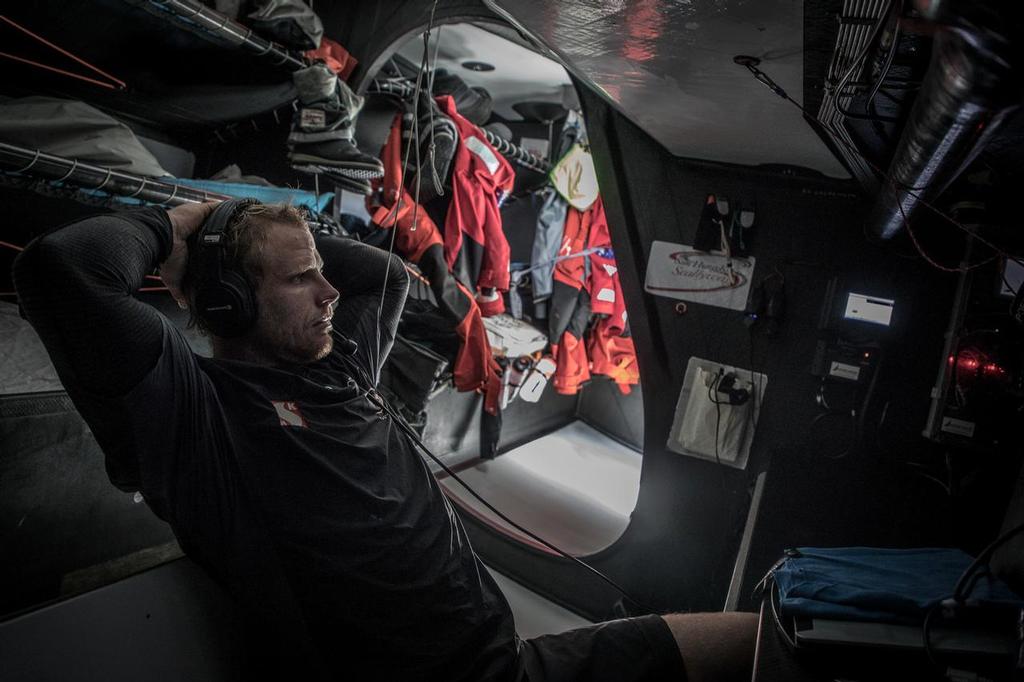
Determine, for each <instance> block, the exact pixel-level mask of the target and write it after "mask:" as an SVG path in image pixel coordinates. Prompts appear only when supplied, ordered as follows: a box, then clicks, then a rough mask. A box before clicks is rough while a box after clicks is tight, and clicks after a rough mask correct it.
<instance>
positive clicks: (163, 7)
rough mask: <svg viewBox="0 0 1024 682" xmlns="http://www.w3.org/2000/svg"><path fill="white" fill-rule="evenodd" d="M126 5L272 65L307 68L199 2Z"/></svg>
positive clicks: (138, 0)
mask: <svg viewBox="0 0 1024 682" xmlns="http://www.w3.org/2000/svg"><path fill="white" fill-rule="evenodd" d="M124 1H125V2H127V3H128V4H129V5H133V6H135V7H141V8H142V9H145V10H147V11H149V12H150V13H151V14H156V15H157V16H160V14H165V15H169V16H170V17H171V18H172V20H177V22H178V23H181V24H184V25H185V26H186V27H194V30H195V31H197V32H200V33H208V34H211V35H213V36H215V37H217V38H220V39H221V40H224V41H225V42H227V43H229V44H231V45H236V46H238V47H244V48H245V49H247V50H249V51H251V52H253V53H255V54H256V56H262V57H267V58H269V59H272V60H274V64H277V65H279V66H286V67H288V68H290V69H292V70H294V71H297V70H299V69H302V68H305V67H306V66H308V65H309V64H308V62H306V60H305V59H304V58H303V57H301V56H299V55H296V54H295V53H293V52H291V51H290V50H288V48H286V47H284V46H283V45H280V44H279V43H275V42H274V41H272V40H267V39H265V38H261V37H260V36H258V35H256V34H255V33H254V32H253V30H252V29H251V28H249V27H247V26H244V25H243V24H240V23H238V22H237V21H235V20H234V19H232V18H231V17H229V16H227V15H224V14H221V13H220V12H217V11H216V10H212V9H210V8H209V7H207V6H206V5H204V4H202V3H201V2H198V0H124Z"/></svg>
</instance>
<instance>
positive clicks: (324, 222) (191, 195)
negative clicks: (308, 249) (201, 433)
mask: <svg viewBox="0 0 1024 682" xmlns="http://www.w3.org/2000/svg"><path fill="white" fill-rule="evenodd" d="M0 172H3V173H4V174H5V175H27V176H29V177H33V178H39V179H42V180H46V181H47V182H52V183H55V184H56V183H65V184H67V185H71V186H72V187H73V188H74V189H76V190H78V191H80V192H81V193H82V194H84V195H89V196H93V197H95V196H96V195H97V194H99V193H103V194H107V195H114V196H119V197H125V198H130V199H136V200H138V201H141V202H145V203H147V204H159V205H162V206H180V205H181V204H190V203H191V204H198V203H202V202H204V201H226V200H228V199H233V198H234V197H232V196H230V195H227V194H220V193H218V192H208V191H206V190H202V189H197V188H194V187H188V186H186V185H179V184H177V183H175V182H170V181H167V180H161V179H159V178H152V177H145V176H142V175H135V174H134V173H126V172H124V171H119V170H114V169H113V168H107V167H106V166H97V165H93V164H90V163H83V162H82V161H79V160H78V159H69V158H66V157H63V156H57V155H56V154H47V153H46V152H43V151H40V150H38V149H27V148H25V147H19V146H17V145H13V144H8V143H6V142H0ZM308 222H310V223H311V224H313V225H316V226H319V227H327V228H330V229H332V230H333V229H334V228H335V227H336V226H335V224H334V222H333V221H332V220H330V218H329V217H328V216H326V215H324V214H322V213H321V214H318V213H313V212H312V211H311V212H310V218H309V220H308Z"/></svg>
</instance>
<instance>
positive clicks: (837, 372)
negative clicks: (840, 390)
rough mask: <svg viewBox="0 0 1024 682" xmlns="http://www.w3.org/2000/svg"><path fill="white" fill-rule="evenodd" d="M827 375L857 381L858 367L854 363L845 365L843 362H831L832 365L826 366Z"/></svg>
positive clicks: (858, 377)
mask: <svg viewBox="0 0 1024 682" xmlns="http://www.w3.org/2000/svg"><path fill="white" fill-rule="evenodd" d="M828 373H829V376H834V377H839V378H840V379H849V380H850V381H857V380H858V379H860V367H858V366H856V365H847V364H846V363H845V362H835V361H833V362H832V366H831V367H829V368H828Z"/></svg>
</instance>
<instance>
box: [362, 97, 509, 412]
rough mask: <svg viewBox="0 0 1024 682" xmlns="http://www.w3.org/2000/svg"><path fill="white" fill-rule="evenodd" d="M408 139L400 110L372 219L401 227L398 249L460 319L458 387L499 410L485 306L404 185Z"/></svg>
mask: <svg viewBox="0 0 1024 682" xmlns="http://www.w3.org/2000/svg"><path fill="white" fill-rule="evenodd" d="M402 142H403V141H402V117H401V116H396V117H395V120H394V122H393V123H392V125H391V132H390V134H389V135H388V140H387V142H386V143H385V145H384V149H383V150H382V151H381V157H382V158H383V159H384V162H385V164H386V171H387V172H386V174H385V176H384V178H383V180H381V181H379V184H378V187H379V188H380V205H378V206H371V205H368V206H367V208H368V210H369V211H370V215H371V220H372V222H373V223H374V224H376V225H378V226H380V227H381V228H383V229H386V230H390V229H394V230H395V236H394V238H395V251H396V252H398V253H400V254H401V255H402V256H403V257H405V258H406V259H407V260H409V261H410V262H412V263H415V264H417V265H418V266H419V268H420V270H421V271H422V272H423V274H424V275H425V276H426V278H427V280H428V281H429V282H430V289H431V292H432V293H433V294H434V299H435V300H436V301H437V307H438V309H439V310H440V311H441V313H442V314H443V315H444V317H445V318H446V319H447V320H448V322H449V323H450V324H452V325H454V332H455V334H456V335H457V336H458V338H459V342H460V343H459V348H458V353H457V355H456V357H455V359H454V362H453V363H452V375H453V376H452V379H453V383H454V384H455V388H456V389H458V390H459V391H477V390H479V391H481V392H483V394H484V404H483V409H484V411H485V412H487V413H489V414H494V413H496V412H497V411H498V401H499V398H500V389H501V375H500V371H499V368H498V364H497V363H496V362H495V360H494V357H493V356H492V354H491V345H490V343H489V342H488V340H487V330H486V329H485V328H484V325H483V318H482V317H481V315H480V308H479V307H478V306H477V304H476V301H475V300H474V296H473V293H472V292H471V291H470V290H469V288H468V287H466V286H465V285H463V284H462V283H461V282H459V281H458V280H457V279H456V278H455V276H454V275H453V274H452V273H451V270H450V269H449V267H448V264H447V262H446V261H445V256H444V245H443V243H442V239H441V232H440V230H439V229H438V227H437V225H436V224H435V223H434V221H433V220H432V219H431V218H430V216H429V215H428V213H427V211H426V210H425V209H424V208H423V207H422V206H420V205H418V204H416V203H415V201H414V199H413V197H412V196H411V195H410V193H409V191H408V190H406V189H405V188H403V187H401V186H400V185H399V182H400V181H401V180H400V179H401V175H402V151H403V149H404V146H403V143H402Z"/></svg>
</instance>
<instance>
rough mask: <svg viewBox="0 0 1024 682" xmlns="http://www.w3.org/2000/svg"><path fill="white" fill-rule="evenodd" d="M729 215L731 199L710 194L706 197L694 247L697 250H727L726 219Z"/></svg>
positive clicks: (694, 239) (698, 222)
mask: <svg viewBox="0 0 1024 682" xmlns="http://www.w3.org/2000/svg"><path fill="white" fill-rule="evenodd" d="M728 217H729V200H728V199H726V198H725V197H716V196H715V195H714V194H709V195H708V196H707V198H705V199H704V208H703V209H702V210H701V214H700V219H699V220H698V221H697V234H696V235H695V236H694V238H693V248H694V249H695V250H697V251H725V250H726V248H725V247H726V246H727V244H728V242H727V241H726V234H725V231H726V224H727V223H726V220H728Z"/></svg>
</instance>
